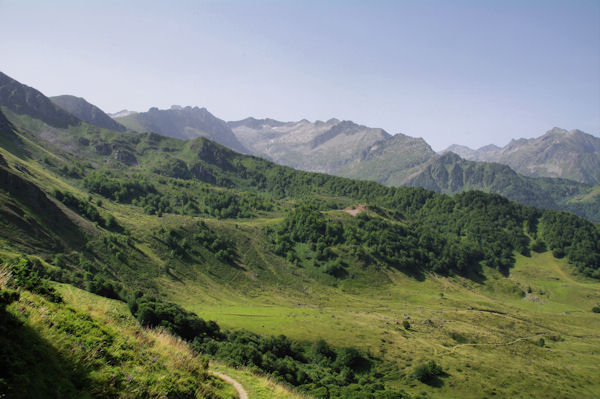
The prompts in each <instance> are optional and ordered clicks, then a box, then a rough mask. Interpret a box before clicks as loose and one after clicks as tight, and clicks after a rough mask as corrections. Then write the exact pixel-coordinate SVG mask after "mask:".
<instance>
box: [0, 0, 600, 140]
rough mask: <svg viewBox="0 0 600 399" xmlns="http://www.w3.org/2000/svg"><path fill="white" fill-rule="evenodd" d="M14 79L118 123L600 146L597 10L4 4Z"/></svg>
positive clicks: (5, 46) (488, 5) (1, 0)
mask: <svg viewBox="0 0 600 399" xmlns="http://www.w3.org/2000/svg"><path fill="white" fill-rule="evenodd" d="M0 12H2V14H3V15H7V16H10V18H5V21H3V24H2V25H1V26H0V37H2V39H0V51H1V52H2V54H3V62H2V63H1V64H0V70H1V71H3V72H4V73H6V74H8V75H9V76H11V77H13V78H15V79H17V80H18V81H20V82H21V83H24V84H26V85H29V86H32V87H34V88H36V89H38V90H40V91H42V92H43V93H44V94H45V95H48V96H54V95H60V94H71V95H75V96H78V97H83V98H85V99H86V100H87V101H89V102H90V103H92V104H95V105H97V106H99V107H100V108H101V109H103V110H104V111H105V112H110V113H114V112H118V111H120V110H122V109H128V110H133V111H146V110H147V109H149V108H150V107H158V108H161V109H164V108H169V107H170V106H171V105H172V104H180V105H182V106H187V105H190V106H199V107H205V108H207V109H208V110H209V111H210V112H211V113H213V114H214V115H215V116H217V117H219V118H221V119H224V120H239V119H244V118H246V117H249V116H252V117H255V118H273V119H277V120H283V121H297V120H301V119H309V120H313V121H314V120H324V121H325V120H328V119H330V118H337V119H349V120H352V121H354V122H356V123H359V124H363V125H367V126H371V127H381V128H383V129H385V130H386V131H388V132H389V133H391V134H395V133H403V134H406V135H409V136H413V137H423V138H424V139H425V140H426V141H427V142H428V143H429V144H430V145H431V146H432V147H433V148H434V149H435V150H442V149H444V148H446V147H447V146H448V145H450V144H461V145H467V146H469V147H471V148H479V147H481V146H483V145H487V144H496V145H499V146H504V145H505V144H506V143H508V142H509V141H510V140H511V139H513V138H520V137H524V138H531V137H537V136H540V135H542V134H544V133H545V132H546V131H547V130H549V129H552V128H553V127H555V126H556V127H561V128H565V129H567V130H571V129H579V130H582V131H585V132H586V133H590V134H593V135H595V136H598V135H599V134H600V72H599V71H600V2H597V1H584V0H579V1H524V2H517V1H506V2H501V3H500V2H480V1H457V2H453V3H451V4H450V3H448V2H441V1H428V2H405V1H400V2H395V1H374V2H368V3H367V2H360V1H344V2H342V1H329V2H315V1H306V2H301V3H296V2H276V1H258V2H245V1H201V2H194V1H178V2H173V3H163V2H156V1H148V2H140V1H132V2H127V3H125V4H123V3H120V2H116V1H104V2H92V1H90V2H84V3H79V2H76V1H57V2H52V3H50V4H48V3H44V2H42V1H13V0H10V1H8V0H0Z"/></svg>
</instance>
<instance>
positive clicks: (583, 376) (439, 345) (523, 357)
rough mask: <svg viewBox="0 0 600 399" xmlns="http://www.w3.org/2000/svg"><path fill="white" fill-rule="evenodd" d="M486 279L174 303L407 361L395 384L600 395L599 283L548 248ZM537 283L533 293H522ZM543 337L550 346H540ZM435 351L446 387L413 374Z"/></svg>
mask: <svg viewBox="0 0 600 399" xmlns="http://www.w3.org/2000/svg"><path fill="white" fill-rule="evenodd" d="M485 275H486V281H485V282H484V283H476V282H473V281H471V280H467V279H464V278H460V277H454V278H441V277H435V276H430V278H428V279H426V280H425V281H422V282H420V281H416V280H414V279H411V278H409V277H406V276H405V275H402V274H400V273H392V272H390V279H391V280H392V281H393V283H392V284H388V285H384V286H378V287H377V286H376V287H370V288H365V287H364V286H361V287H359V288H354V287H351V286H349V287H323V286H316V285H315V284H314V282H313V283H312V284H310V282H309V281H304V283H306V284H307V285H306V286H305V287H304V289H303V290H301V291H294V290H292V289H290V290H288V291H285V290H281V291H279V290H278V289H277V288H271V289H267V290H265V291H263V292H261V293H260V294H256V295H253V296H251V295H248V296H247V297H246V298H243V299H242V300H239V299H234V298H235V297H229V298H228V300H223V301H221V300H217V301H215V302H197V301H194V300H193V299H192V298H190V297H188V296H187V295H186V296H183V295H179V296H178V295H174V297H173V299H176V300H177V301H178V302H180V303H182V304H184V305H185V306H186V307H187V308H189V309H190V310H193V311H195V312H196V313H198V314H199V315H200V316H201V317H204V318H207V319H214V320H216V321H217V322H218V323H219V324H220V325H222V326H224V327H228V328H238V329H247V330H250V331H253V332H256V333H260V334H273V335H277V334H284V335H286V336H288V337H291V338H294V339H297V340H300V341H314V340H316V339H318V338H323V339H325V340H326V341H328V342H331V343H332V344H334V345H337V346H347V345H352V346H356V347H359V348H361V349H363V350H365V351H369V352H371V353H372V354H374V355H375V356H379V357H381V358H383V359H386V360H390V361H393V362H395V363H396V364H398V365H399V367H400V372H399V373H398V374H397V375H388V376H387V377H386V379H387V380H388V381H387V382H388V383H390V384H392V385H396V386H398V387H401V388H404V389H406V390H407V391H409V392H412V393H414V394H416V393H420V392H422V391H425V392H427V393H428V394H429V395H431V396H432V397H434V398H446V397H461V398H478V397H481V395H482V392H483V394H484V395H490V396H493V395H497V396H498V397H511V396H517V397H581V398H586V397H589V398H592V397H596V396H598V395H599V394H600V383H598V382H597V381H596V380H595V379H594V378H593V375H594V374H595V373H594V369H595V367H596V365H597V359H598V349H597V348H599V347H600V336H598V334H597V331H598V329H599V328H600V317H598V315H597V314H594V313H592V312H591V308H592V306H594V305H595V304H597V303H600V284H599V283H597V282H593V281H592V280H583V279H582V280H579V279H577V278H574V277H572V276H571V275H570V273H569V266H568V264H566V262H565V261H563V260H557V259H555V258H553V257H552V256H551V254H549V253H543V254H533V256H532V257H531V258H527V257H521V256H519V257H518V259H517V264H516V266H515V268H514V269H513V270H512V272H511V275H510V276H509V278H508V279H507V278H505V277H504V276H501V275H499V273H497V272H496V271H493V270H491V269H487V270H486V271H485ZM529 286H531V287H532V294H527V295H524V292H523V291H527V288H528V287H529ZM179 292H185V290H179ZM442 294H443V295H442ZM405 319H408V320H409V321H410V324H411V328H410V329H409V330H405V329H404V327H403V326H402V321H403V320H405ZM541 337H543V338H544V340H545V343H546V344H545V345H544V346H543V347H540V346H538V345H537V344H536V343H537V341H538V340H539V338H541ZM428 359H435V360H436V361H437V362H438V363H439V364H441V365H442V366H443V368H444V371H445V372H446V373H447V376H446V377H443V378H441V385H440V386H438V387H430V386H427V385H424V384H422V383H420V382H418V381H416V380H414V379H413V378H411V377H410V374H411V373H412V370H413V369H414V367H415V366H416V365H417V364H419V363H420V362H422V361H425V360H428ZM407 387H408V388H407Z"/></svg>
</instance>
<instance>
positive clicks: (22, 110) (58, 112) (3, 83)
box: [0, 72, 81, 128]
mask: <svg viewBox="0 0 600 399" xmlns="http://www.w3.org/2000/svg"><path fill="white" fill-rule="evenodd" d="M0 106H3V107H6V108H8V109H10V110H11V111H12V112H14V113H17V114H20V115H23V114H26V115H29V116H31V117H33V118H36V119H39V120H41V121H44V122H46V123H47V124H48V125H50V126H54V127H57V128H66V127H68V126H70V125H77V124H79V123H80V122H81V121H80V120H79V119H78V118H77V117H75V116H74V115H72V114H70V113H68V112H67V111H65V110H64V109H62V108H60V107H59V106H57V105H56V104H54V103H53V102H52V101H50V100H49V99H48V97H46V96H44V95H43V94H42V93H40V92H39V91H37V90H36V89H33V88H31V87H29V86H25V85H24V84H21V83H19V82H17V81H16V80H14V79H12V78H10V77H9V76H7V75H5V74H3V73H2V72H0Z"/></svg>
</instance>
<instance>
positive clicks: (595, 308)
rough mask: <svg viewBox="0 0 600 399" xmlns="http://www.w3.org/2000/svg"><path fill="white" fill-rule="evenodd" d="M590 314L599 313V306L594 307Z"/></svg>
mask: <svg viewBox="0 0 600 399" xmlns="http://www.w3.org/2000/svg"><path fill="white" fill-rule="evenodd" d="M592 312H594V313H600V306H594V307H593V308H592Z"/></svg>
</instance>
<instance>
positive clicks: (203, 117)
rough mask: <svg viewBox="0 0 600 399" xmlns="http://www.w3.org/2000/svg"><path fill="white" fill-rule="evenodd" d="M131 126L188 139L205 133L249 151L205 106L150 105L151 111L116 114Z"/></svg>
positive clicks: (228, 145) (235, 147)
mask: <svg viewBox="0 0 600 399" xmlns="http://www.w3.org/2000/svg"><path fill="white" fill-rule="evenodd" d="M115 120H116V121H117V122H119V123H121V124H123V125H124V126H126V127H127V128H128V129H130V130H133V131H137V132H139V133H142V132H154V133H158V134H162V135H163V136H169V137H174V138H178V139H183V140H189V139H193V138H196V137H206V138H207V139H209V140H213V141H216V142H217V143H219V144H222V145H224V146H226V147H229V148H231V149H232V150H235V151H238V152H242V153H248V152H249V151H248V150H247V149H246V148H245V147H244V146H243V145H242V144H241V143H240V142H239V140H238V139H237V138H236V136H235V135H234V134H233V132H232V131H231V129H230V128H229V126H227V123H225V121H223V120H221V119H219V118H216V117H215V116H214V115H212V114H211V113H210V112H208V111H207V110H206V108H198V107H193V108H192V107H180V106H173V107H171V109H166V110H161V109H158V108H150V109H149V110H148V112H139V113H134V114H130V115H127V116H123V117H119V118H115Z"/></svg>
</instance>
